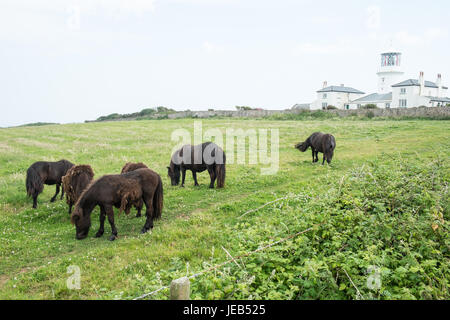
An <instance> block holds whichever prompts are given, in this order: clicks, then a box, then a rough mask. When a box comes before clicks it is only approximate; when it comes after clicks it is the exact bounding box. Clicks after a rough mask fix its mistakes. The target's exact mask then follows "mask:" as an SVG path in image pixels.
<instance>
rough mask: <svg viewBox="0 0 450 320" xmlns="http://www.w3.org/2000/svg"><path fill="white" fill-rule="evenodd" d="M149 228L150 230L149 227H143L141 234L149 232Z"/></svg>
mask: <svg viewBox="0 0 450 320" xmlns="http://www.w3.org/2000/svg"><path fill="white" fill-rule="evenodd" d="M148 230H150V229H147V228H145V227H144V228H142V230H141V234H144V233H147V232H148Z"/></svg>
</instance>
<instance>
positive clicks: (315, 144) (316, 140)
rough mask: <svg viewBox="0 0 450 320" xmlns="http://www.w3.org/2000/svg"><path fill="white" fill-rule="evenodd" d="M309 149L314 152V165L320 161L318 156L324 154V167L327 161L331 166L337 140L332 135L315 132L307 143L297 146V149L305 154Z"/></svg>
mask: <svg viewBox="0 0 450 320" xmlns="http://www.w3.org/2000/svg"><path fill="white" fill-rule="evenodd" d="M309 147H311V150H312V158H313V163H314V162H317V161H319V158H318V154H319V152H322V153H323V160H322V165H324V163H325V160H327V163H328V164H330V163H331V159H333V154H334V149H335V148H336V140H335V139H334V137H333V136H332V135H331V134H324V133H321V132H314V133H313V134H312V135H311V136H309V138H308V139H306V141H304V142H301V143H298V144H296V145H295V148H296V149H298V150H300V151H301V152H305V151H306V150H308V148H309Z"/></svg>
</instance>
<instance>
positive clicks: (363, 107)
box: [361, 103, 378, 109]
mask: <svg viewBox="0 0 450 320" xmlns="http://www.w3.org/2000/svg"><path fill="white" fill-rule="evenodd" d="M361 109H378V106H377V105H376V104H373V103H369V104H366V105H365V106H362V107H361Z"/></svg>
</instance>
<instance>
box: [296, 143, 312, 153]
mask: <svg viewBox="0 0 450 320" xmlns="http://www.w3.org/2000/svg"><path fill="white" fill-rule="evenodd" d="M308 148H309V144H308V142H307V141H305V142H300V143H297V144H296V145H295V149H298V150H300V151H301V152H305V151H306V150H307V149H308Z"/></svg>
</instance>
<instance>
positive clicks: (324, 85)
mask: <svg viewBox="0 0 450 320" xmlns="http://www.w3.org/2000/svg"><path fill="white" fill-rule="evenodd" d="M326 87H328V82H326V81H324V82H323V88H324V89H325V88H326Z"/></svg>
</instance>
